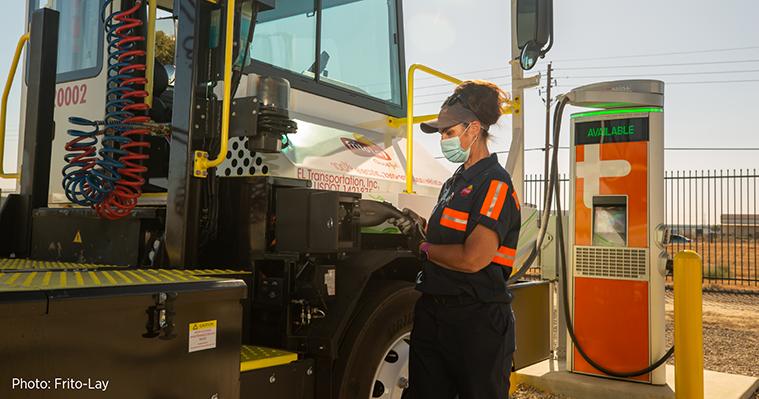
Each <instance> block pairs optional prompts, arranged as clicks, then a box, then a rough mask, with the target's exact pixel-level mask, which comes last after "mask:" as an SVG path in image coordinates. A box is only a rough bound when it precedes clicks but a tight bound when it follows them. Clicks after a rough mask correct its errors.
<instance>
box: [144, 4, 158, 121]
mask: <svg viewBox="0 0 759 399" xmlns="http://www.w3.org/2000/svg"><path fill="white" fill-rule="evenodd" d="M157 7H158V0H150V1H149V3H148V43H147V46H148V49H147V54H146V55H145V68H146V69H145V77H146V78H148V83H147V84H146V85H145V91H147V92H148V95H147V97H145V104H147V105H148V106H149V107H151V108H153V76H154V75H155V71H154V69H155V13H156V8H157Z"/></svg>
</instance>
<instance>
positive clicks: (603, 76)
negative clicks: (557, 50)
mask: <svg viewBox="0 0 759 399" xmlns="http://www.w3.org/2000/svg"><path fill="white" fill-rule="evenodd" d="M753 72H759V69H749V70H743V71H713V72H674V73H648V74H642V75H640V74H635V75H634V76H635V77H647V76H681V75H713V74H723V73H753ZM619 76H623V77H624V76H631V74H622V75H594V76H556V77H554V78H555V79H597V78H613V77H619Z"/></svg>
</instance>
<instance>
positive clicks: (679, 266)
mask: <svg viewBox="0 0 759 399" xmlns="http://www.w3.org/2000/svg"><path fill="white" fill-rule="evenodd" d="M701 267H702V264H701V256H700V255H699V254H697V253H695V252H693V251H689V250H686V251H682V252H680V253H678V254H677V255H675V264H674V268H675V274H674V277H675V398H683V399H685V398H688V399H703V398H704V335H703V319H702V318H703V309H702V304H701V299H702V298H701V296H702V292H701V274H702V269H701Z"/></svg>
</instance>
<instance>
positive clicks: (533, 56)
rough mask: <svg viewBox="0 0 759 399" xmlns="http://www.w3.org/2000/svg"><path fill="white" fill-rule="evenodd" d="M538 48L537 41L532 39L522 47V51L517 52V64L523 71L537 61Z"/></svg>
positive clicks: (527, 69) (530, 67)
mask: <svg viewBox="0 0 759 399" xmlns="http://www.w3.org/2000/svg"><path fill="white" fill-rule="evenodd" d="M538 53H539V49H538V45H537V43H535V41H534V40H530V41H529V42H527V44H525V45H524V47H522V52H521V53H520V54H519V66H521V67H522V69H524V70H525V71H529V70H530V69H532V67H534V66H535V64H537V62H538V55H539V54H538Z"/></svg>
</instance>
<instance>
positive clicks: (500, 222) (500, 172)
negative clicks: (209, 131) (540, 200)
mask: <svg viewBox="0 0 759 399" xmlns="http://www.w3.org/2000/svg"><path fill="white" fill-rule="evenodd" d="M478 224H481V225H483V226H485V227H487V228H489V229H491V230H494V231H495V232H496V233H498V237H499V240H500V247H499V248H498V252H496V255H495V257H494V258H493V260H492V261H491V262H490V264H489V265H487V266H485V267H484V268H483V269H481V270H479V271H477V272H476V273H463V272H458V271H454V270H449V269H446V268H443V267H441V266H438V265H436V264H435V263H433V262H431V261H426V262H424V264H423V265H422V272H421V273H420V275H419V278H418V279H417V284H416V289H417V290H419V291H421V292H423V293H426V294H432V295H459V294H462V293H467V294H469V295H471V296H472V297H474V298H476V299H477V300H478V301H480V302H511V299H512V295H511V294H510V293H509V291H508V289H507V288H506V280H507V279H508V278H509V276H510V275H511V269H512V266H513V265H514V258H515V257H516V248H517V241H518V239H519V228H520V226H521V217H520V213H519V199H518V198H517V195H516V192H515V191H514V187H513V184H512V182H511V176H509V173H508V172H506V170H505V169H504V168H503V167H502V166H501V165H500V164H499V163H498V157H497V156H496V154H491V155H490V156H489V157H487V158H484V159H481V160H479V161H478V162H477V163H476V164H474V165H473V166H471V167H469V169H466V170H464V167H463V165H462V166H461V167H460V168H459V169H458V170H457V171H456V173H454V174H453V176H452V177H451V178H450V179H448V181H446V182H445V184H444V185H443V187H442V188H441V190H440V195H439V196H438V202H437V205H435V208H434V209H433V211H432V215H431V216H430V220H429V223H428V225H427V241H429V242H430V243H431V244H464V241H466V239H467V237H469V235H470V234H472V231H474V228H475V227H477V225H478Z"/></svg>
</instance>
